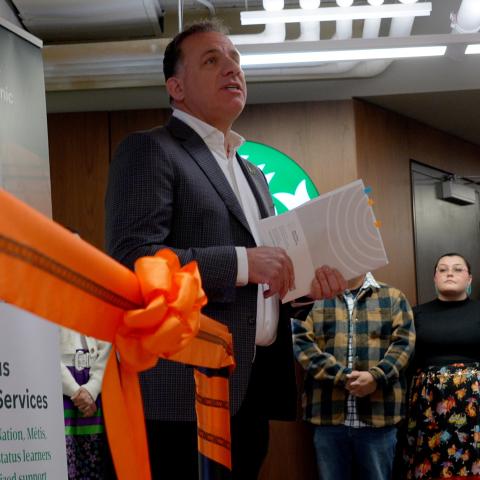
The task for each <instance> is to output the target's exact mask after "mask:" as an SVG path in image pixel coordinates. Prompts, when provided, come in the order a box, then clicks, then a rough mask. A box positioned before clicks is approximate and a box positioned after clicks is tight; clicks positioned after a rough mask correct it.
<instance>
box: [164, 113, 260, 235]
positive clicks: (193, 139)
mask: <svg viewBox="0 0 480 480" xmlns="http://www.w3.org/2000/svg"><path fill="white" fill-rule="evenodd" d="M167 128H168V130H169V131H170V132H171V133H172V134H173V135H174V136H175V137H176V138H178V139H179V140H180V141H181V143H182V146H183V148H184V149H185V150H186V151H187V152H188V154H189V155H190V156H191V157H192V158H193V160H194V161H195V162H196V163H197V164H198V166H199V167H200V168H201V169H202V170H203V172H204V173H205V175H206V177H207V178H208V180H209V181H210V183H211V184H212V185H213V187H214V188H215V190H216V191H217V192H218V194H219V195H220V197H221V198H222V200H223V201H224V203H225V205H226V207H227V208H228V209H229V210H230V212H231V213H232V215H234V216H235V217H236V218H237V219H238V221H239V222H240V223H241V224H242V225H243V226H244V227H245V228H246V229H247V230H248V231H249V232H250V227H249V226H248V222H247V219H246V217H245V214H244V213H243V210H242V207H241V205H240V203H239V201H238V199H237V196H236V195H235V193H234V191H233V190H232V187H230V184H229V183H228V180H227V179H226V177H225V175H224V173H223V171H222V169H221V168H220V166H219V165H218V163H217V161H216V160H215V158H214V157H213V155H212V153H211V152H210V150H209V149H208V147H207V146H206V144H205V142H204V141H203V140H202V139H201V138H200V136H199V135H197V133H196V132H195V131H194V130H192V129H191V128H190V127H189V126H188V125H186V124H185V123H184V122H182V121H181V120H179V119H178V118H175V117H171V118H170V120H169V122H168V124H167ZM250 233H251V232H250Z"/></svg>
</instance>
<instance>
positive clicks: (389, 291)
mask: <svg viewBox="0 0 480 480" xmlns="http://www.w3.org/2000/svg"><path fill="white" fill-rule="evenodd" d="M377 283H378V286H379V287H380V288H379V289H378V291H379V293H380V295H382V296H385V297H392V298H406V295H405V294H404V293H403V292H402V291H401V290H400V289H399V288H397V287H394V286H392V285H390V284H388V283H385V282H379V281H377Z"/></svg>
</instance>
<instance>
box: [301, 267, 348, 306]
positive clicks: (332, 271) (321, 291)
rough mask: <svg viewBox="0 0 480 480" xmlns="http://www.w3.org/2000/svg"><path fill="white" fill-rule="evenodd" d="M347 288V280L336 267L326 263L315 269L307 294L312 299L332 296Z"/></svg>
mask: <svg viewBox="0 0 480 480" xmlns="http://www.w3.org/2000/svg"><path fill="white" fill-rule="evenodd" d="M346 288H347V281H346V280H345V279H344V278H343V275H342V274H341V273H340V272H339V271H338V270H337V269H336V268H330V267H328V266H326V265H324V266H323V267H320V268H317V269H316V270H315V277H314V279H313V280H312V286H311V289H310V294H309V296H310V297H312V298H313V299H314V300H322V299H324V298H334V297H335V296H336V295H338V294H339V293H342V292H343V291H344V290H345V289H346Z"/></svg>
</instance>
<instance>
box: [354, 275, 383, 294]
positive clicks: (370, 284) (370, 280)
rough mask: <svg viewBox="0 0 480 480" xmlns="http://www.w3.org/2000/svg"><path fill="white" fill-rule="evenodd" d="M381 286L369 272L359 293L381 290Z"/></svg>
mask: <svg viewBox="0 0 480 480" xmlns="http://www.w3.org/2000/svg"><path fill="white" fill-rule="evenodd" d="M379 288H380V285H379V284H378V282H377V281H376V280H375V278H374V277H373V275H372V273H371V272H367V273H366V274H365V278H364V279H363V283H362V286H361V287H360V289H359V290H358V293H360V292H363V291H365V290H368V289H379Z"/></svg>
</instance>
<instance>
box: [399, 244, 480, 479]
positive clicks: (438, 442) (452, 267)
mask: <svg viewBox="0 0 480 480" xmlns="http://www.w3.org/2000/svg"><path fill="white" fill-rule="evenodd" d="M470 271H471V269H470V265H469V263H468V261H467V260H466V259H465V258H464V257H462V256H461V255H459V254H457V253H447V254H445V255H442V256H441V257H440V258H439V259H438V261H437V263H436V265H435V274H434V282H435V287H436V290H437V293H438V296H437V298H436V299H435V300H433V301H432V302H429V303H425V304H422V305H418V306H417V307H415V308H414V309H413V311H414V314H415V328H416V332H417V340H416V345H415V360H414V366H415V370H416V373H415V376H414V377H413V381H412V389H411V392H410V398H409V418H408V433H407V447H406V450H405V462H406V466H407V468H408V471H407V475H406V478H407V479H438V478H460V477H461V478H462V479H468V478H477V479H479V478H480V414H479V409H480V303H479V302H477V301H474V300H471V299H470V297H469V294H470V289H471V283H472V275H471V273H470Z"/></svg>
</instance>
